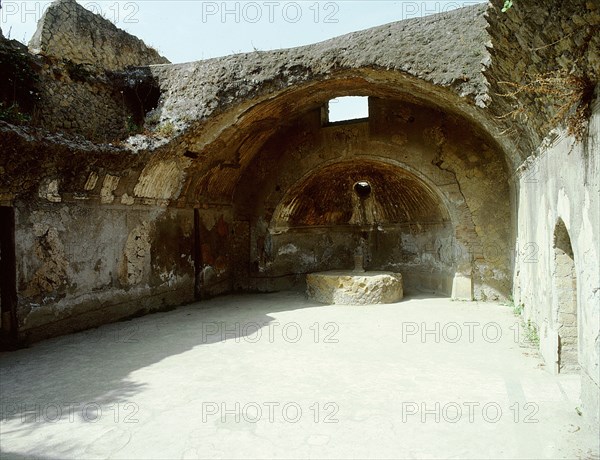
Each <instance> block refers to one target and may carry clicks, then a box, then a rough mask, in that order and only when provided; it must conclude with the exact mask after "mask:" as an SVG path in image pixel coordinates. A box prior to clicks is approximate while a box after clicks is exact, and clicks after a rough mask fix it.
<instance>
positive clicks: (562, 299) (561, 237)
mask: <svg viewBox="0 0 600 460" xmlns="http://www.w3.org/2000/svg"><path fill="white" fill-rule="evenodd" d="M553 249H554V257H553V271H552V282H553V289H554V305H553V312H552V313H553V317H554V320H555V323H556V330H557V332H558V372H560V373H572V372H576V371H578V370H579V354H578V343H579V327H578V314H577V273H576V269H575V258H574V255H573V248H572V246H571V237H570V235H569V231H568V230H567V227H566V225H565V223H564V221H563V220H562V219H560V218H559V219H558V221H557V223H556V225H555V227H554V238H553Z"/></svg>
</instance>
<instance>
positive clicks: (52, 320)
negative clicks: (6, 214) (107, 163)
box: [16, 202, 194, 340]
mask: <svg viewBox="0 0 600 460" xmlns="http://www.w3.org/2000/svg"><path fill="white" fill-rule="evenodd" d="M192 233H193V213H192V211H190V210H177V209H165V208H160V207H125V206H109V205H106V206H88V205H85V204H74V203H48V202H46V203H44V202H40V203H39V204H23V205H21V206H18V207H17V216H16V253H17V283H18V284H17V287H18V296H19V299H18V302H19V303H18V318H19V326H20V327H19V331H20V335H21V337H22V338H23V339H28V340H39V339H40V338H44V337H50V336H53V335H56V334H57V333H65V332H69V331H74V330H80V329H85V328H89V327H91V326H95V325H100V324H103V323H106V322H108V321H114V320H117V319H120V318H125V317H128V316H131V315H137V314H143V313H149V312H151V311H155V310H159V309H164V308H166V307H169V306H175V305H181V304H183V303H186V302H189V301H191V300H193V299H194V288H193V283H194V265H193V260H192V257H193V254H192Z"/></svg>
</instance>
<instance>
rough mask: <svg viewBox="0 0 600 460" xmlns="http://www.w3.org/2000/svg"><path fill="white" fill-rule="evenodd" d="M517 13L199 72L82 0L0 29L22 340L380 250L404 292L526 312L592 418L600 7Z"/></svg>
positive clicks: (255, 286) (440, 22) (276, 285)
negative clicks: (27, 36)
mask: <svg viewBox="0 0 600 460" xmlns="http://www.w3.org/2000/svg"><path fill="white" fill-rule="evenodd" d="M502 3H503V2H501V1H500V0H493V1H492V2H491V3H490V4H489V5H476V6H473V7H468V8H463V9H459V10H456V11H453V12H451V13H445V14H442V15H435V16H430V17H426V18H421V19H412V20H407V21H402V22H397V23H392V24H388V25H384V26H380V27H376V28H373V29H369V30H365V31H361V32H355V33H351V34H349V35H346V36H343V37H339V38H336V39H332V40H328V41H326V42H323V43H318V44H315V45H311V46H305V47H301V48H294V49H287V50H276V51H268V52H253V53H248V54H239V55H233V56H228V57H224V58H218V59H210V60H206V61H199V62H194V63H188V64H169V63H168V61H167V60H166V59H165V58H163V57H161V56H159V55H158V53H156V52H155V51H154V50H152V49H150V48H148V47H146V46H145V45H144V44H143V42H141V41H140V40H138V39H137V38H135V37H132V36H130V35H128V34H126V33H125V32H123V31H120V30H119V29H117V28H116V27H115V26H114V25H112V24H110V23H109V22H108V21H106V20H104V19H102V18H101V17H99V16H96V15H94V14H92V13H90V12H88V11H86V10H85V9H83V8H82V7H81V6H79V5H78V4H77V3H76V2H75V1H74V0H59V1H56V2H54V3H53V4H52V5H51V7H50V8H49V9H48V10H47V12H46V13H45V16H44V17H43V18H42V20H41V21H40V24H39V28H38V31H37V32H36V34H35V36H34V37H33V39H32V41H31V43H30V46H29V48H26V47H24V46H23V45H20V44H19V43H17V42H15V41H9V40H6V39H3V38H0V68H1V77H0V78H1V80H2V81H1V91H0V98H1V99H0V102H1V103H2V105H1V106H0V117H1V119H2V120H3V121H0V146H1V147H0V151H1V155H0V200H1V203H0V204H1V207H0V213H1V220H0V222H1V224H0V225H1V231H0V236H1V257H2V259H1V260H2V264H1V271H2V273H1V276H0V280H1V281H0V284H1V299H2V304H1V305H2V306H1V309H2V323H1V330H2V339H3V342H4V343H5V344H8V345H10V344H12V345H15V344H22V343H27V342H30V341H35V340H40V339H43V338H46V337H50V336H54V335H58V334H64V333H68V332H71V331H76V330H81V329H85V328H89V327H92V326H96V325H99V324H102V323H106V322H109V321H115V320H118V319H122V318H125V317H128V316H131V315H138V314H141V313H148V312H152V311H156V310H160V309H165V308H169V307H173V306H177V305H181V304H184V303H186V302H191V301H194V300H197V299H202V298H205V297H207V296H213V295H218V294H223V293H228V292H232V291H246V292H250V291H274V290H283V289H304V282H305V276H306V274H308V273H312V272H315V271H322V270H328V269H339V268H350V267H352V263H353V255H354V250H355V248H356V247H357V245H358V244H360V242H361V238H362V239H363V240H365V241H368V245H369V253H370V258H369V260H368V261H367V262H368V267H367V268H368V269H371V270H391V271H396V272H400V273H401V274H402V277H403V279H404V284H405V286H404V288H405V292H406V293H407V294H410V292H415V291H427V292H435V293H438V294H443V295H448V296H452V297H454V298H456V299H475V300H479V301H486V300H507V299H508V298H509V297H512V298H513V299H514V300H513V301H514V303H515V304H517V305H523V306H524V312H523V315H524V318H525V319H526V320H530V321H531V322H532V323H533V324H535V325H537V329H538V334H539V336H540V349H541V352H542V355H543V356H544V359H545V360H546V362H547V364H548V366H549V368H551V369H555V371H556V372H567V371H570V372H580V373H581V376H582V384H583V392H584V394H583V398H584V402H585V411H586V413H587V414H592V416H593V415H594V414H596V416H597V413H598V392H599V388H598V385H599V367H598V363H599V357H600V333H599V322H600V312H599V310H600V268H599V267H600V254H599V251H600V190H599V184H600V167H599V164H600V153H599V149H600V102H599V100H598V75H599V73H600V58H599V56H600V52H599V51H600V31H599V27H600V5H598V3H597V2H593V1H585V0H573V1H568V2H567V1H559V0H552V1H548V0H528V1H519V2H515V4H514V6H513V7H512V8H511V9H510V10H509V11H507V12H506V13H502V12H501V11H500V9H501V7H502ZM542 24H543V27H541V25H542ZM349 95H353V96H368V98H369V99H368V100H369V117H368V118H367V119H362V120H355V121H353V122H346V123H330V122H329V121H328V118H327V109H326V108H327V103H328V101H329V100H331V99H332V98H335V97H339V96H349ZM361 180H367V181H368V182H369V184H370V186H371V188H372V194H371V195H370V196H369V199H368V200H369V202H368V203H366V204H367V205H368V209H370V211H369V213H368V214H369V215H368V216H366V217H364V216H363V218H362V219H357V218H356V214H355V212H354V210H355V202H356V197H355V195H354V194H353V189H352V187H353V184H355V183H356V182H357V181H361ZM365 219H366V220H365ZM365 235H366V238H365Z"/></svg>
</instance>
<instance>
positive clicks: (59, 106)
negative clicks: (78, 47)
mask: <svg viewBox="0 0 600 460" xmlns="http://www.w3.org/2000/svg"><path fill="white" fill-rule="evenodd" d="M41 62H42V64H41V71H40V73H39V82H38V84H37V88H38V101H37V103H36V105H35V109H34V113H33V120H32V121H33V123H34V124H36V125H38V126H41V127H43V128H44V129H47V130H48V131H51V132H56V131H60V132H64V133H69V134H79V135H82V136H84V137H85V138H86V139H90V140H93V141H95V142H105V143H109V142H114V141H117V140H119V139H123V138H124V137H126V136H128V135H130V134H135V132H136V131H137V129H138V128H136V126H135V125H136V121H135V120H136V119H135V117H134V115H133V113H134V112H133V110H132V108H131V106H130V104H129V100H128V99H127V94H125V93H124V91H123V87H122V86H121V85H119V82H120V79H117V78H115V77H114V76H111V75H110V74H107V73H106V72H105V71H104V70H103V69H101V68H98V67H96V66H91V65H85V64H75V63H73V62H71V61H64V60H56V59H52V58H43V59H42V60H41Z"/></svg>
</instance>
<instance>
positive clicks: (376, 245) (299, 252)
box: [234, 98, 513, 299]
mask: <svg viewBox="0 0 600 460" xmlns="http://www.w3.org/2000/svg"><path fill="white" fill-rule="evenodd" d="M507 176H508V173H507V165H506V163H505V161H504V159H503V158H502V155H501V154H499V151H498V149H497V147H496V146H495V144H494V142H493V140H491V139H486V137H485V136H482V135H481V134H477V133H476V132H474V131H473V130H472V128H471V127H469V125H468V123H466V122H465V121H464V120H461V119H460V118H459V117H453V116H449V115H448V114H445V113H443V112H442V111H440V110H435V109H432V108H426V107H421V106H418V105H415V104H414V103H410V102H407V101H390V100H385V99H379V98H370V118H369V120H367V121H362V122H353V123H348V124H332V125H324V126H323V125H322V122H321V112H320V110H319V109H317V110H315V111H312V112H310V113H308V114H306V115H304V116H303V117H301V118H299V119H298V120H296V121H295V122H291V121H290V126H289V127H288V128H286V129H282V130H280V132H278V133H277V134H276V135H274V136H273V137H272V138H271V139H269V140H268V141H267V142H266V143H265V145H264V146H263V147H262V149H261V150H260V152H259V153H258V154H257V157H256V159H254V160H253V162H252V163H251V164H250V165H249V166H248V167H247V169H246V170H245V171H244V172H243V174H242V176H241V179H240V181H239V182H238V184H237V188H236V193H235V197H234V201H235V210H236V215H235V218H236V219H237V220H240V221H246V222H248V224H249V226H250V228H251V236H250V240H251V241H250V246H251V256H250V260H251V261H252V266H251V267H250V268H249V273H250V274H249V279H248V280H244V279H238V280H236V283H238V284H240V285H242V286H243V285H246V286H255V287H256V286H260V285H261V281H262V282H263V285H264V286H277V287H278V288H282V287H284V286H285V282H284V279H285V277H287V281H288V282H289V283H290V284H292V285H294V284H296V283H297V282H298V281H299V280H300V281H301V278H302V277H301V276H298V275H302V274H305V273H310V272H314V271H322V270H328V269H344V268H347V269H350V268H352V267H353V255H354V253H355V252H356V250H357V248H359V247H360V246H361V244H363V243H361V239H365V242H364V243H366V245H367V246H368V251H367V252H368V260H367V268H369V269H379V270H394V271H400V272H401V273H402V274H403V277H404V278H405V280H406V283H407V287H408V289H409V291H410V290H411V289H413V290H418V289H424V290H428V291H435V292H439V293H444V294H448V295H450V294H451V291H452V281H453V278H454V276H455V274H457V273H458V274H460V275H463V276H465V277H468V278H469V279H472V280H473V284H474V296H475V298H477V299H499V298H506V297H507V296H508V295H509V293H510V289H511V284H512V280H511V268H510V267H511V263H512V260H511V248H512V244H513V242H512V239H511V232H510V222H511V212H510V205H509V202H510V198H509V196H510V195H509V187H508V179H507ZM411 177H412V179H411ZM361 179H364V180H367V181H369V183H371V184H372V186H373V200H374V204H373V206H374V207H375V209H374V210H371V211H370V210H369V208H368V207H369V206H371V205H370V204H369V201H368V200H367V202H366V206H367V209H366V212H367V213H369V212H370V213H371V214H372V215H371V216H370V217H369V216H366V217H367V219H366V220H365V218H364V217H363V218H362V219H361V218H360V216H358V214H359V212H360V211H359V208H358V207H357V206H358V203H357V202H356V200H355V194H354V193H353V191H352V186H353V184H354V182H356V181H359V180H361ZM419 184H422V185H419ZM425 190H429V191H430V192H426V191H425ZM412 195H414V196H412ZM429 197H431V198H429ZM353 200H355V201H353ZM413 202H414V204H412V203H413ZM430 202H431V204H429V203H430ZM430 208H431V209H430ZM266 279H268V280H266ZM274 280H277V282H274Z"/></svg>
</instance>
